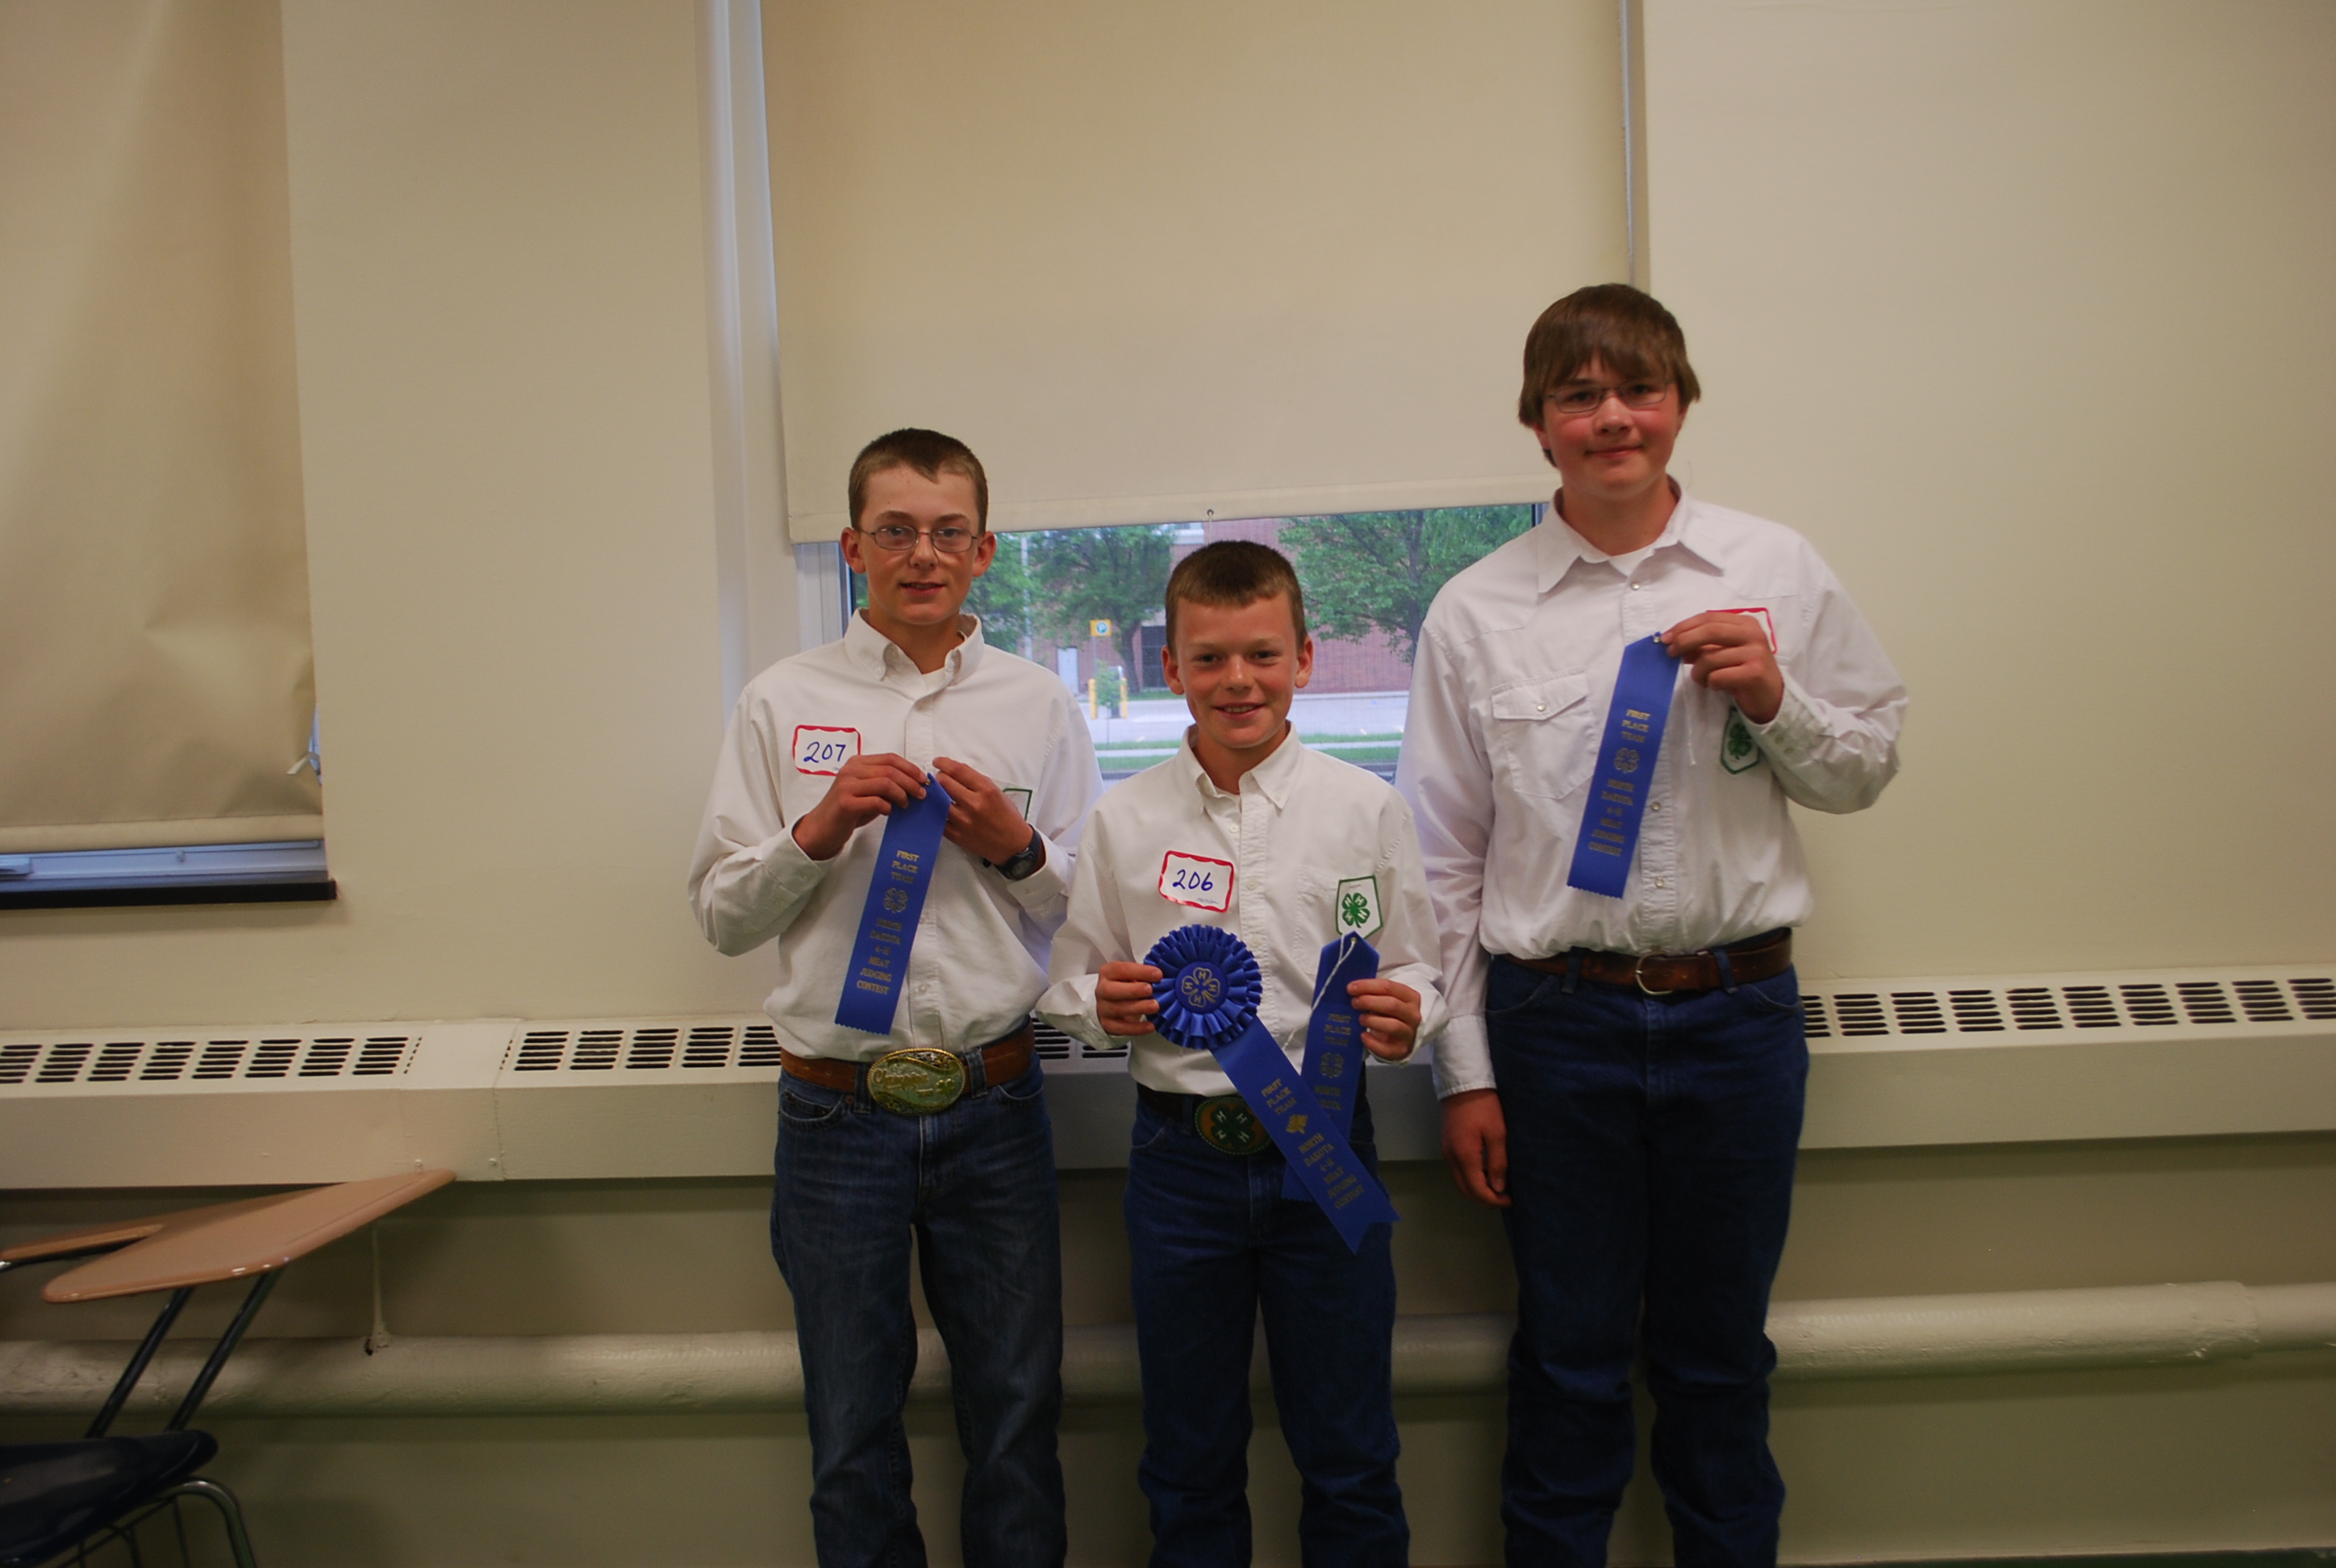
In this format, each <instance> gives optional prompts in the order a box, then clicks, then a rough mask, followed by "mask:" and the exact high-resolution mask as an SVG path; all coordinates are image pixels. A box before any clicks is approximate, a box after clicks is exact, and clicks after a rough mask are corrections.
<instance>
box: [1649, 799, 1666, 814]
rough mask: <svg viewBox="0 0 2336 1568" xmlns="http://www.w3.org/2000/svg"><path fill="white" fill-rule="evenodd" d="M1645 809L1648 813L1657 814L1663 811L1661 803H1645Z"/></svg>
mask: <svg viewBox="0 0 2336 1568" xmlns="http://www.w3.org/2000/svg"><path fill="white" fill-rule="evenodd" d="M1647 809H1648V810H1649V811H1650V812H1659V811H1660V810H1662V809H1663V803H1662V802H1660V801H1649V802H1648V803H1647Z"/></svg>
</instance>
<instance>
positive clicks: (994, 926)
mask: <svg viewBox="0 0 2336 1568" xmlns="http://www.w3.org/2000/svg"><path fill="white" fill-rule="evenodd" d="M962 624H963V627H964V630H965V640H964V641H963V642H962V643H960V644H959V646H958V647H957V648H954V649H952V650H951V651H950V653H949V658H948V661H947V662H946V663H944V664H943V665H942V667H940V668H939V669H937V670H935V671H933V672H932V673H931V674H930V675H928V674H925V673H924V672H922V671H920V670H919V669H918V668H917V667H916V664H915V662H914V661H913V660H911V659H910V657H908V655H906V654H904V653H902V652H901V651H900V648H898V647H896V646H895V645H894V644H893V643H892V642H891V639H889V638H886V637H885V636H884V635H883V633H881V632H880V631H878V630H877V629H876V628H873V627H871V626H870V625H869V624H868V622H867V621H866V620H865V619H864V618H861V617H860V616H857V615H855V616H853V617H852V625H851V626H850V628H848V629H847V630H846V631H845V632H844V634H843V637H842V639H840V640H839V641H836V642H832V643H829V644H828V645H826V646H825V647H823V648H813V649H811V650H810V651H809V652H807V653H801V654H797V655H796V656H795V657H793V658H789V659H782V660H781V661H780V662H779V663H777V664H774V665H773V666H772V667H770V668H769V669H766V670H764V672H763V673H762V674H761V675H759V676H756V677H754V680H753V681H752V682H750V683H749V684H748V685H747V687H746V689H745V691H744V692H742V693H740V694H739V697H738V706H737V709H736V711H735V712H734V713H733V714H732V715H731V716H730V728H729V733H728V734H727V735H725V737H724V739H723V743H722V756H721V760H720V762H719V763H718V764H717V765H715V772H714V788H713V793H712V794H711V795H710V796H709V798H708V799H707V802H706V823H705V825H704V826H703V827H702V828H700V829H699V831H698V835H697V853H696V859H695V861H694V862H693V863H692V864H691V866H690V871H689V900H690V904H691V906H692V907H693V908H694V909H696V911H697V920H698V924H699V925H700V926H702V927H704V928H705V930H706V940H709V941H711V942H712V943H713V944H714V945H715V947H717V948H719V949H721V950H723V951H724V952H725V953H743V952H746V951H748V950H752V949H754V948H757V947H760V946H761V945H762V944H763V943H764V942H767V941H772V940H776V942H777V945H778V969H779V974H778V984H777V986H776V987H775V988H774V989H773V990H772V992H771V995H770V998H769V999H768V1000H767V1001H765V1002H764V1004H763V1006H764V1011H766V1012H768V1013H769V1014H770V1016H771V1021H772V1023H773V1024H774V1025H776V1026H777V1028H778V1034H779V1038H780V1040H781V1041H782V1042H783V1043H784V1045H785V1046H786V1047H788V1048H789V1049H791V1050H793V1051H794V1052H795V1053H796V1054H797V1055H799V1056H805V1057H837V1058H841V1059H843V1060H846V1061H872V1060H874V1059H875V1058H876V1057H880V1056H882V1055H883V1054H884V1053H885V1052H887V1051H891V1050H896V1049H899V1048H900V1047H904V1046H938V1047H942V1048H944V1049H947V1050H952V1051H957V1052H960V1053H962V1052H964V1051H967V1050H968V1049H971V1048H973V1047H978V1046H981V1045H984V1044H987V1043H988V1042H989V1041H991V1040H994V1039H998V1038H999V1037H1002V1036H1005V1035H1008V1034H1011V1033H1013V1032H1014V1031H1015V1030H1016V1029H1017V1028H1019V1027H1022V1025H1023V1023H1024V1022H1025V1021H1027V1018H1028V1017H1029V1014H1030V1004H1031V1003H1032V1002H1034V1001H1036V1000H1037V996H1038V993H1039V991H1040V990H1042V989H1045V986H1046V944H1047V940H1048V939H1049V938H1051V937H1052V936H1053V935H1054V933H1055V928H1056V927H1057V926H1059V925H1060V924H1062V920H1063V912H1064V909H1065V907H1066V901H1067V898H1068V895H1069V886H1070V877H1071V867H1072V858H1073V853H1074V852H1075V851H1076V847H1077V845H1078V842H1079V832H1080V829H1081V827H1082V826H1083V825H1084V824H1085V821H1086V816H1087V813H1088V811H1089V810H1090V809H1091V808H1092V807H1093V806H1094V804H1095V796H1096V795H1098V794H1101V793H1102V791H1103V780H1102V777H1101V775H1100V774H1098V773H1097V772H1096V771H1095V745H1094V743H1093V742H1092V741H1091V740H1090V739H1089V738H1088V735H1087V726H1086V720H1085V718H1084V717H1083V716H1081V715H1080V714H1079V712H1078V710H1077V708H1076V706H1074V705H1073V703H1072V699H1071V693H1070V688H1069V687H1066V686H1065V685H1064V684H1063V682H1062V680H1061V678H1060V677H1057V676H1056V675H1054V674H1052V673H1050V672H1049V671H1047V670H1046V669H1043V668H1041V667H1038V666H1037V665H1035V664H1032V663H1031V662H1030V661H1029V660H1028V659H1025V658H1017V657H1015V656H1014V655H1012V654H1010V653H1007V652H1006V651H1005V650H1004V649H1002V648H990V647H988V646H987V645H986V644H984V642H983V641H982V638H981V628H980V623H979V622H978V620H977V619H976V618H973V617H971V616H968V617H966V618H964V621H963V623H962ZM880 752H895V753H898V754H899V755H902V756H905V757H907V758H908V759H909V760H910V762H912V763H915V764H917V765H919V766H921V767H925V768H927V769H930V767H931V765H932V761H933V759H934V758H935V757H937V756H946V757H950V758H953V759H954V760H956V761H959V762H962V763H966V764H968V765H971V766H973V767H975V768H978V769H979V770H980V771H981V772H982V773H984V774H988V776H989V778H990V779H991V780H992V781H993V782H994V783H996V784H998V787H999V788H1001V789H1003V790H1005V791H1006V792H1007V796H1008V798H1009V799H1012V800H1014V801H1015V802H1017V803H1018V804H1020V805H1021V806H1022V808H1023V815H1024V816H1026V817H1027V818H1028V819H1029V821H1030V823H1032V825H1033V826H1035V827H1037V830H1038V831H1039V833H1041V834H1042V835H1043V836H1044V837H1045V839H1046V863H1045V864H1044V865H1042V866H1040V867H1039V868H1038V869H1037V871H1036V872H1032V873H1031V874H1030V875H1029V876H1028V877H1026V878H1025V879H1023V880H1022V881H1018V882H1009V881H1006V879H1005V878H1003V877H1001V876H999V875H998V873H997V872H995V871H992V870H991V869H989V868H988V867H987V866H985V865H983V864H982V863H981V862H980V861H979V859H978V858H977V857H975V856H974V855H971V854H969V853H968V852H966V851H964V850H962V849H959V847H958V846H957V845H955V844H952V843H947V842H944V843H943V844H942V845H941V850H940V857H939V862H937V863H936V865H935V866H934V868H933V880H932V886H931V890H930V892H929V893H928V894H927V895H926V899H925V908H924V914H923V917H922V918H921V919H920V920H919V921H918V923H917V940H916V943H915V945H914V947H913V949H912V950H911V951H910V957H909V965H908V977H907V981H906V984H905V985H904V986H903V987H902V989H901V994H900V1006H899V1009H898V1011H897V1012H895V1014H894V1015H893V1019H892V1033H891V1036H890V1037H885V1036H882V1035H870V1034H862V1033H861V1031H859V1030H858V1029H850V1028H845V1027H842V1025H839V1024H838V1023H837V1022H836V1021H835V1008H836V1003H837V1001H838V999H839V998H841V997H842V991H843V979H844V975H845V974H846V972H847V971H848V970H849V969H850V968H851V964H850V959H851V955H852V943H853V940H855V939H856V938H857V936H858V935H859V930H860V913H861V906H862V905H863V904H865V903H866V901H867V898H868V884H869V881H870V879H871V876H872V875H873V874H874V871H875V866H876V862H877V859H878V852H877V848H878V845H879V844H880V843H881V842H882V840H883V835H884V824H885V823H886V821H887V820H888V819H887V818H884V817H881V816H880V817H878V818H876V819H875V820H874V821H873V822H871V823H866V824H865V825H863V826H862V827H861V829H860V831H859V832H857V833H853V834H852V838H851V841H850V842H848V843H846V844H845V846H844V848H843V850H842V852H840V853H839V854H837V855H836V856H835V858H834V859H832V860H828V861H815V860H813V859H812V858H811V857H810V856H809V855H806V854H805V853H803V846H802V845H800V844H798V843H796V842H795V839H794V834H793V832H791V831H790V829H791V828H792V826H793V823H794V822H795V820H796V819H797V818H799V817H801V816H802V815H803V813H806V812H808V811H810V810H811V809H812V808H813V806H815V805H817V804H818V803H820V801H821V800H822V798H823V797H824V796H825V795H826V794H827V791H828V786H829V784H831V783H832V782H833V778H834V774H835V772H836V770H837V769H838V768H840V767H841V766H842V763H843V762H844V760H846V759H847V758H849V757H850V756H852V755H854V754H857V753H865V754H868V755H874V754H877V753H880Z"/></svg>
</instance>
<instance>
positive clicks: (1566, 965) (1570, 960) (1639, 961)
mask: <svg viewBox="0 0 2336 1568" xmlns="http://www.w3.org/2000/svg"><path fill="white" fill-rule="evenodd" d="M1720 951H1721V952H1725V953H1726V954H1727V955H1728V978H1729V979H1733V980H1734V982H1735V983H1736V984H1737V985H1739V986H1742V985H1749V984H1751V983H1752V982H1754V981H1756V980H1766V979H1774V978H1775V977H1776V976H1778V975H1781V974H1783V973H1784V972H1785V971H1786V969H1791V968H1792V967H1793V932H1792V929H1791V928H1790V927H1788V926H1787V927H1779V928H1778V929H1777V930H1773V931H1767V932H1764V933H1763V934H1761V935H1759V936H1757V937H1751V938H1748V939H1747V940H1744V941H1740V942H1737V943H1735V944H1734V945H1732V946H1730V947H1727V948H1723V949H1721V950H1720ZM1504 956H1506V957H1508V959H1509V962H1511V963H1513V964H1523V966H1524V967H1525V968H1526V969H1538V970H1540V971H1541V972H1542V973H1543V974H1545V975H1562V974H1566V973H1569V972H1572V973H1577V974H1579V975H1580V976H1581V977H1582V979H1585V980H1595V981H1597V982H1598V984H1600V985H1601V986H1634V987H1636V988H1637V989H1640V990H1641V991H1644V992H1646V994H1647V995H1649V996H1650V997H1663V996H1670V995H1674V994H1678V995H1688V994H1691V993H1693V992H1696V991H1716V990H1718V989H1719V988H1720V987H1721V986H1722V985H1725V984H1727V983H1728V980H1727V979H1722V978H1721V975H1720V972H1719V959H1718V957H1717V956H1716V955H1715V954H1714V953H1713V951H1712V950H1710V949H1708V948H1706V949H1705V950H1702V951H1701V952H1695V953H1647V954H1644V955H1642V956H1637V957H1634V956H1632V955H1631V954H1630V953H1601V952H1596V951H1593V950H1591V949H1589V948H1575V949H1573V950H1571V951H1570V952H1562V953H1559V954H1558V955H1557V956H1556V957H1554V958H1547V959H1521V958H1516V957H1514V956H1513V955H1504ZM1577 959H1578V960H1579V963H1580V967H1579V969H1576V968H1575V963H1576V960H1577Z"/></svg>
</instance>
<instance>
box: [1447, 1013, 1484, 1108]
mask: <svg viewBox="0 0 2336 1568" xmlns="http://www.w3.org/2000/svg"><path fill="white" fill-rule="evenodd" d="M1493 1086H1494V1084H1493V1047H1492V1044H1491V1041H1490V1039H1489V1038H1488V1037H1487V1036H1486V1035H1485V1032H1484V1015H1483V1014H1481V1013H1478V1014H1475V1015H1473V1016H1471V1017H1467V1018H1461V1017H1457V1016H1455V1017H1454V1018H1452V1019H1451V1020H1450V1021H1449V1022H1447V1023H1445V1026H1444V1033H1443V1034H1442V1035H1440V1036H1438V1037H1436V1098H1437V1099H1439V1100H1441V1099H1448V1098H1450V1097H1451V1096H1454V1095H1465V1094H1466V1093H1467V1092H1468V1091H1469V1090H1471V1089H1489V1088H1491V1087H1493Z"/></svg>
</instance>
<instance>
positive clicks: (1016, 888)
mask: <svg viewBox="0 0 2336 1568" xmlns="http://www.w3.org/2000/svg"><path fill="white" fill-rule="evenodd" d="M1033 831H1034V832H1035V831H1037V830H1035V829H1034V830H1033ZM1038 847H1039V849H1041V850H1042V851H1044V852H1046V858H1045V859H1044V860H1042V861H1040V862H1038V869H1037V871H1034V872H1031V873H1030V874H1029V875H1028V876H1027V877H1024V878H1023V879H1022V880H1021V881H1018V882H1007V881H1006V879H1005V878H1003V877H1000V878H999V879H998V881H1001V882H1005V883H1006V891H1007V894H1008V895H1009V896H1011V897H1012V899H1013V900H1014V901H1015V902H1016V903H1017V904H1020V905H1021V906H1022V907H1023V908H1024V909H1026V910H1027V911H1030V912H1031V913H1032V914H1034V915H1043V914H1045V913H1046V912H1047V911H1050V910H1054V911H1059V910H1060V909H1061V908H1062V907H1063V901H1065V900H1066V899H1067V898H1069V897H1070V893H1071V876H1070V871H1071V868H1070V863H1069V857H1067V856H1066V855H1065V854H1064V853H1063V852H1062V851H1060V850H1058V849H1056V847H1055V841H1054V840H1052V839H1050V838H1048V837H1047V836H1046V834H1045V833H1039V834H1038Z"/></svg>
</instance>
